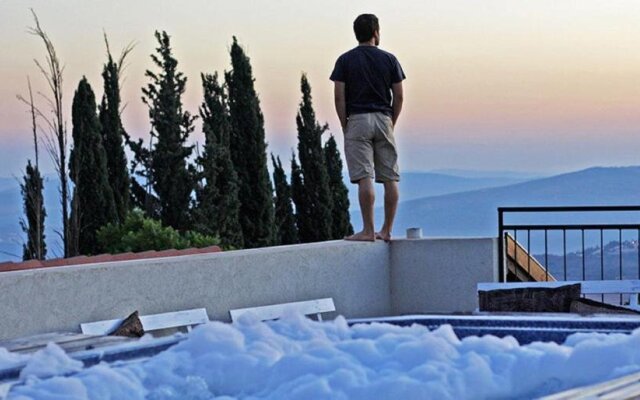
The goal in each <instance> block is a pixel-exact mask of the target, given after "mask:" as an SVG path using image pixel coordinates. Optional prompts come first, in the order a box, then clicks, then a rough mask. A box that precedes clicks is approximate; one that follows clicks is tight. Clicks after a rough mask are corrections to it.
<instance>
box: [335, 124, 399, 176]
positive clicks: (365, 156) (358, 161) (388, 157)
mask: <svg viewBox="0 0 640 400" xmlns="http://www.w3.org/2000/svg"><path fill="white" fill-rule="evenodd" d="M344 153H345V157H346V159H347V168H348V169H349V179H350V180H351V182H352V183H356V182H358V181H360V180H361V179H363V178H375V180H376V182H379V183H383V182H390V181H399V180H400V173H399V170H398V152H397V150H396V140H395V138H394V137H393V122H392V121H391V117H389V116H388V115H386V114H383V113H380V112H373V113H364V114H354V115H350V116H349V119H348V121H347V129H346V130H345V134H344Z"/></svg>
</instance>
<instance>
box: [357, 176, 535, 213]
mask: <svg viewBox="0 0 640 400" xmlns="http://www.w3.org/2000/svg"><path fill="white" fill-rule="evenodd" d="M344 180H345V182H346V183H347V185H348V186H349V202H350V203H351V209H359V208H360V205H359V204H358V191H357V187H356V186H355V185H352V184H350V183H348V182H349V177H348V176H346V175H345V177H344ZM523 181H525V179H522V178H512V177H504V176H499V175H496V176H484V177H476V178H469V177H462V176H454V175H446V174H441V173H434V172H407V173H404V174H402V181H401V182H400V198H401V199H402V200H403V201H407V200H412V199H419V198H422V197H431V196H440V195H444V194H449V193H457V192H465V191H469V190H476V189H485V188H491V187H497V186H505V185H512V184H515V183H519V182H523ZM375 187H376V203H377V204H380V205H382V198H383V194H384V191H383V186H382V185H378V184H376V185H375Z"/></svg>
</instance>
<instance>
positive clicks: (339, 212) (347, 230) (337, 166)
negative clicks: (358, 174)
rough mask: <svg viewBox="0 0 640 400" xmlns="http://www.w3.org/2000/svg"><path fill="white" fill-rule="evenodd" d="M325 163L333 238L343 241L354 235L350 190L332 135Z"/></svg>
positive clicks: (325, 150)
mask: <svg viewBox="0 0 640 400" xmlns="http://www.w3.org/2000/svg"><path fill="white" fill-rule="evenodd" d="M324 163H325V165H326V167H327V174H328V175H329V191H330V193H331V196H332V206H333V207H332V209H331V222H332V225H331V238H332V239H342V238H344V237H345V236H348V235H353V227H352V226H351V216H350V215H349V190H348V189H347V187H346V186H345V184H344V181H343V179H342V160H341V159H340V151H339V150H338V145H337V144H336V140H335V138H334V137H333V135H331V136H330V137H329V140H327V142H326V143H325V144H324Z"/></svg>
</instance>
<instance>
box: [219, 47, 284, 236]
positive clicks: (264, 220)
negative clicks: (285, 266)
mask: <svg viewBox="0 0 640 400" xmlns="http://www.w3.org/2000/svg"><path fill="white" fill-rule="evenodd" d="M230 54H231V66H232V70H231V71H230V72H227V73H225V79H226V82H227V87H228V90H229V113H230V117H231V138H230V139H231V142H230V143H231V145H230V149H231V159H232V161H233V165H234V167H235V170H236V172H237V173H238V179H239V182H240V191H239V198H240V224H241V226H242V234H243V237H244V242H245V246H246V247H263V246H269V245H271V244H272V243H273V219H274V210H273V198H272V189H271V182H270V181H269V171H268V169H267V153H266V149H267V144H266V142H265V134H264V118H263V116H262V111H261V110H260V101H259V100H258V96H257V94H256V91H255V88H254V79H253V74H252V70H251V64H250V62H249V57H247V55H246V54H245V52H244V50H243V49H242V47H240V45H239V44H238V41H237V40H236V38H235V37H234V38H233V44H232V45H231V52H230Z"/></svg>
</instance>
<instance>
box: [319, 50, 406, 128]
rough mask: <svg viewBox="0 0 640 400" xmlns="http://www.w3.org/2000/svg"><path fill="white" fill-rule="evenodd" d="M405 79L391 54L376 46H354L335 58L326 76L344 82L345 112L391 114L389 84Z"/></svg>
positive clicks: (348, 113)
mask: <svg viewBox="0 0 640 400" xmlns="http://www.w3.org/2000/svg"><path fill="white" fill-rule="evenodd" d="M405 78H406V76H405V75H404V71H402V67H401V66H400V63H399V62H398V59H397V58H396V57H395V56H394V55H393V54H391V53H388V52H386V51H384V50H381V49H379V48H378V47H377V46H357V47H355V48H353V49H351V50H349V51H348V52H346V53H344V54H343V55H341V56H340V57H338V60H337V61H336V65H335V67H334V68H333V72H332V73H331V77H330V78H329V79H331V80H332V81H334V82H335V81H338V82H344V83H345V92H346V93H345V94H346V101H347V115H351V114H362V113H368V112H383V113H385V114H387V115H389V116H393V108H392V107H391V101H392V97H391V85H392V84H394V83H398V82H401V81H402V80H403V79H405Z"/></svg>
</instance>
